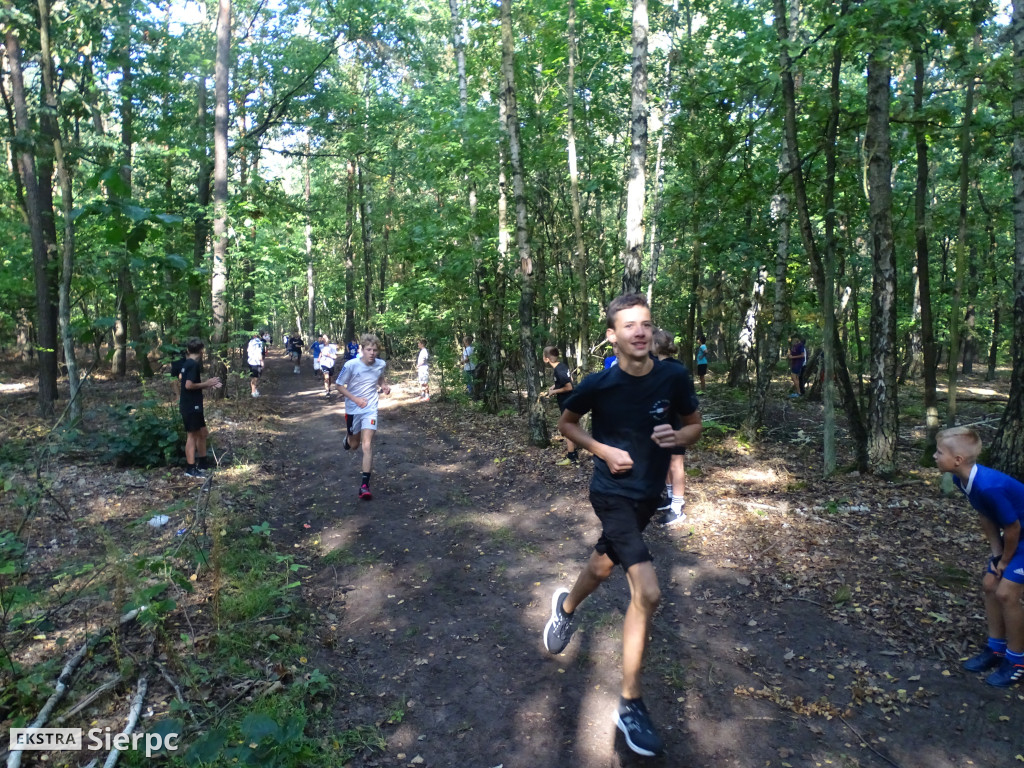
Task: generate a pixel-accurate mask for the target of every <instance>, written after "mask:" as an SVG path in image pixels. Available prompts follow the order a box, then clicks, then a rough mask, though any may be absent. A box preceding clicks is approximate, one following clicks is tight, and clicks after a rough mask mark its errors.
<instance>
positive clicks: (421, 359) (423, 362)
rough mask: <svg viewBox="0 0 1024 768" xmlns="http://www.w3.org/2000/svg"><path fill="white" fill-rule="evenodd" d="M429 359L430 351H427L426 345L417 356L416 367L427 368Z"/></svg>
mask: <svg viewBox="0 0 1024 768" xmlns="http://www.w3.org/2000/svg"><path fill="white" fill-rule="evenodd" d="M428 360H430V353H429V352H427V348H426V347H424V348H423V349H421V350H420V353H419V354H418V355H417V356H416V367H417V368H426V367H427V361H428Z"/></svg>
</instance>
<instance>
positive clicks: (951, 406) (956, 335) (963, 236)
mask: <svg viewBox="0 0 1024 768" xmlns="http://www.w3.org/2000/svg"><path fill="white" fill-rule="evenodd" d="M975 46H977V37H975ZM974 80H975V78H974V73H973V72H971V74H970V76H969V77H968V78H967V92H966V93H965V95H964V119H963V124H962V125H961V128H960V195H959V197H960V227H959V234H958V237H957V244H956V276H955V277H954V280H953V300H952V302H951V306H950V311H949V358H948V363H947V365H946V374H947V379H946V386H947V389H948V391H949V393H948V399H947V401H946V426H949V427H953V426H956V416H957V413H956V394H957V393H956V387H957V364H958V363H959V361H960V340H961V327H962V318H961V314H962V311H963V310H962V306H963V304H962V302H963V291H964V280H965V278H966V276H967V198H968V193H969V190H970V171H971V118H972V117H973V115H974ZM947 475H948V473H947ZM944 482H945V484H946V486H947V487H948V488H949V489H952V480H951V477H946V478H944Z"/></svg>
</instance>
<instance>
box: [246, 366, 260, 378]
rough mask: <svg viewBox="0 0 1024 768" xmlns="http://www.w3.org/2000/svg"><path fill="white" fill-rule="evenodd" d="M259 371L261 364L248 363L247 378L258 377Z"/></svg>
mask: <svg viewBox="0 0 1024 768" xmlns="http://www.w3.org/2000/svg"><path fill="white" fill-rule="evenodd" d="M261 373H263V366H262V365H250V366H249V378H250V379H258V378H259V377H260V374H261Z"/></svg>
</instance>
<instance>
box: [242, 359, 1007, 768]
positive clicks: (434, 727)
mask: <svg viewBox="0 0 1024 768" xmlns="http://www.w3.org/2000/svg"><path fill="white" fill-rule="evenodd" d="M267 370H268V375H267V377H266V379H265V381H264V383H263V386H261V391H262V392H263V395H264V398H263V399H261V401H260V407H261V408H262V409H263V410H264V412H265V414H266V424H267V436H266V439H267V441H268V443H269V446H268V449H267V451H266V457H265V461H264V466H265V467H266V469H267V470H268V474H269V475H270V476H271V477H272V478H279V479H272V480H271V483H270V487H271V489H272V494H271V496H270V497H269V498H268V499H267V505H266V507H265V513H266V515H267V516H268V518H269V519H270V522H271V525H272V526H273V527H274V528H275V531H276V532H275V540H277V541H278V544H279V546H281V547H283V548H286V549H287V548H290V549H292V550H293V551H294V552H295V554H296V559H297V561H298V562H301V563H303V564H305V565H308V566H309V568H310V570H309V571H304V572H303V573H304V574H306V575H305V576H304V577H303V594H304V598H305V600H306V603H307V604H308V606H309V608H310V611H311V614H312V615H311V617H310V624H311V626H312V627H314V631H315V632H316V635H317V638H318V640H319V643H317V642H315V641H312V639H311V642H310V643H309V645H310V646H312V647H316V646H317V645H319V647H320V651H319V655H318V656H316V657H312V658H310V659H309V660H308V663H309V665H310V666H311V667H313V666H315V667H317V668H318V669H320V670H322V671H323V672H324V673H325V674H328V676H329V677H330V679H331V682H332V683H333V684H334V686H335V697H334V706H335V711H334V719H335V724H336V734H337V738H342V737H343V734H345V733H347V732H352V729H355V728H357V727H358V726H360V725H367V724H375V725H378V726H380V727H381V729H382V730H383V732H384V734H385V736H386V739H387V747H386V749H385V750H384V751H383V752H381V751H377V750H366V751H364V752H363V753H361V755H360V756H359V757H357V758H356V759H354V760H353V761H352V762H351V763H350V765H352V766H415V765H419V766H428V767H429V766H435V767H443V766H452V767H455V766H459V767H460V768H461V767H463V766H465V767H467V768H468V767H473V768H476V767H479V768H495V767H496V766H502V767H503V768H561V767H566V766H580V767H584V768H612V767H614V766H632V765H664V766H674V767H675V766H709V767H710V766H715V767H716V768H718V767H720V766H721V767H726V766H737V767H738V768H739V767H742V768H755V766H758V767H762V768H763V767H765V766H779V767H780V768H785V767H786V766H794V767H797V766H842V767H844V768H852V767H853V766H863V767H865V768H866V767H868V766H886V765H888V766H898V768H998V767H1000V766H1009V765H1012V764H1015V762H1014V759H1015V756H1016V755H1017V754H1020V753H1021V752H1022V751H1024V736H1022V735H1021V732H1020V729H1019V728H1017V727H1013V728H1010V727H1009V726H1010V723H1009V722H1006V721H1004V720H1001V719H1000V718H1001V717H1007V719H1010V718H1012V720H1013V722H1015V723H1017V722H1019V717H1018V713H1019V707H1020V697H1019V695H1018V694H1016V693H1015V692H1012V693H1007V692H1005V691H998V690H995V689H991V688H987V687H986V686H984V685H983V684H982V683H981V682H980V681H979V680H977V679H976V678H975V677H974V676H970V675H965V674H964V673H962V672H960V671H959V670H958V669H957V667H956V665H955V664H949V663H945V662H943V661H941V660H939V659H927V658H920V657H918V656H915V655H914V654H912V653H910V652H908V651H906V650H900V649H899V648H898V647H897V648H896V649H895V650H894V649H893V647H892V645H891V644H887V643H886V642H883V641H882V640H881V639H880V637H879V635H878V633H872V632H869V631H866V630H865V629H863V628H861V627H856V626H850V625H844V624H842V623H837V622H836V621H834V620H833V619H832V618H830V617H829V616H828V615H827V612H826V610H825V608H826V606H824V605H822V604H821V603H820V602H818V601H817V600H816V599H810V598H803V597H801V596H799V595H797V594H792V595H787V594H785V593H782V594H781V595H780V593H779V591H778V590H773V589H772V588H771V587H770V585H768V584H766V583H765V582H764V581H763V580H761V579H760V578H758V577H756V576H753V575H752V574H751V572H750V571H749V570H748V569H747V568H746V567H745V565H744V564H743V563H742V562H736V561H730V560H729V559H728V558H725V559H723V557H722V556H721V549H720V547H721V543H722V542H721V541H715V539H714V537H708V536H706V535H701V530H702V528H704V529H705V531H707V530H710V527H709V526H711V524H712V523H713V521H714V519H715V516H716V515H718V514H721V511H720V505H719V504H718V503H717V500H716V499H712V498H709V497H707V496H706V494H705V493H704V492H702V490H701V487H700V483H701V480H700V479H698V480H696V481H695V482H694V483H693V485H692V486H691V490H690V491H688V496H689V497H690V502H689V504H688V512H689V514H690V516H691V519H692V521H693V528H692V531H693V532H694V535H688V534H690V533H691V530H688V529H685V528H684V529H682V530H679V529H677V530H672V531H666V530H661V529H659V530H654V531H652V532H650V533H649V534H648V541H649V545H650V547H651V550H652V552H653V553H654V556H655V562H656V568H657V570H658V574H659V579H660V581H661V586H662V590H663V601H662V607H661V609H660V611H659V614H658V616H657V617H656V619H655V622H654V626H653V629H652V638H653V639H652V642H651V644H650V646H649V652H648V657H647V660H646V672H645V685H646V694H645V698H646V701H647V704H648V707H649V709H650V711H651V713H652V717H653V718H654V720H655V723H656V724H657V725H658V727H659V730H660V732H661V734H662V736H663V738H664V739H665V742H666V746H667V752H666V755H665V757H664V758H661V759H649V758H640V757H639V756H636V755H633V754H632V753H631V752H630V751H629V749H628V748H627V747H626V746H625V743H624V741H623V739H622V737H621V735H619V734H618V732H617V730H616V728H615V725H614V724H613V722H612V712H613V708H614V705H615V703H616V700H617V696H618V685H619V670H620V659H621V654H620V642H621V621H622V616H623V613H624V611H625V608H626V606H627V601H628V588H627V586H626V583H625V579H624V577H623V576H622V575H621V573H616V574H615V575H614V576H613V577H612V578H611V579H609V581H608V582H607V583H606V584H605V585H604V586H603V587H602V588H601V589H600V590H598V592H597V593H595V594H594V595H593V596H592V597H591V598H590V599H589V600H588V601H587V602H586V603H585V604H584V605H583V606H582V608H581V612H580V619H579V622H580V623H579V629H578V630H577V633H576V635H575V637H574V638H573V640H572V642H571V643H570V645H569V647H568V649H567V650H566V652H565V653H564V654H563V655H561V656H558V657H552V656H550V655H549V654H547V653H546V651H545V650H544V648H543V644H542V642H541V630H542V628H543V626H544V623H545V621H546V620H547V618H548V612H549V609H550V595H551V592H552V590H553V589H554V588H555V587H556V586H561V585H565V586H571V580H572V579H574V578H575V575H576V573H577V572H578V569H579V567H580V566H581V565H582V563H583V562H584V560H585V559H586V557H588V555H589V552H590V550H591V546H592V544H593V542H594V541H595V540H596V536H597V534H598V525H597V520H596V518H595V517H594V515H593V513H592V511H591V509H590V505H589V503H588V502H587V484H588V482H589V475H590V468H589V466H590V465H589V461H586V462H584V463H583V466H582V467H580V468H579V469H573V468H569V467H558V466H556V465H555V462H556V461H557V459H558V458H560V456H561V454H562V451H561V449H560V447H559V448H555V447H553V448H551V449H548V450H537V449H532V448H529V447H527V446H525V445H522V444H520V443H519V442H518V441H517V438H518V436H519V433H520V431H521V430H520V429H519V427H518V420H517V419H516V417H515V416H511V417H510V420H511V421H514V422H515V423H508V424H507V428H503V427H504V426H505V424H506V422H508V421H509V420H502V419H501V418H499V417H490V416H483V415H481V414H477V413H475V412H472V411H470V410H469V409H468V408H467V407H466V406H457V405H455V404H451V403H442V402H440V401H438V400H437V399H435V400H434V401H431V402H426V403H424V402H420V401H418V399H417V394H418V389H417V386H416V384H415V382H414V377H413V374H411V373H402V372H398V373H396V372H395V371H393V370H391V368H390V367H389V374H390V381H391V383H392V387H393V388H392V395H391V396H390V397H389V398H382V409H381V412H380V429H379V432H378V434H377V436H376V439H375V448H376V451H375V453H376V455H375V466H374V475H373V482H372V488H373V492H374V498H373V500H372V501H368V502H367V501H361V500H360V499H358V498H357V494H356V491H357V488H358V484H359V461H360V459H359V453H358V452H345V451H343V450H342V445H341V436H342V434H343V431H344V408H343V403H342V398H340V397H338V396H335V397H334V398H333V399H331V400H325V399H324V398H323V397H322V395H321V394H320V393H321V392H322V381H321V379H314V377H313V375H312V372H311V368H310V364H309V361H308V360H304V362H303V366H302V373H301V374H299V375H295V374H293V373H292V372H291V366H290V363H288V362H287V361H286V360H285V358H284V356H283V354H282V353H281V352H279V351H276V350H275V352H272V353H271V355H270V356H269V357H268V369H267ZM246 396H247V393H246ZM715 461H716V457H715V456H713V455H710V454H707V455H701V454H700V453H699V452H698V453H697V454H696V455H693V456H691V457H690V463H691V464H692V465H693V466H696V467H701V466H703V467H704V469H705V472H706V473H708V474H710V472H709V470H710V469H711V468H712V466H713V465H714V463H715ZM751 461H752V462H753V461H756V460H755V459H753V458H752V459H751ZM761 501H763V502H766V503H772V502H773V501H777V499H774V500H773V499H772V498H771V497H769V498H765V499H762V500H761ZM782 527H783V528H786V527H787V525H786V524H785V523H783V524H782ZM839 530H842V529H841V528H840V529H839ZM776 535H777V536H780V535H781V534H779V533H778V532H776ZM824 543H827V542H824ZM770 546H775V545H774V544H772V545H770ZM976 609H977V610H980V605H979V606H966V607H964V606H961V607H959V608H958V610H964V611H971V610H976ZM904 618H906V617H899V616H897V617H896V618H894V620H902V619H904ZM978 629H979V631H981V629H982V627H981V625H980V624H979V626H978Z"/></svg>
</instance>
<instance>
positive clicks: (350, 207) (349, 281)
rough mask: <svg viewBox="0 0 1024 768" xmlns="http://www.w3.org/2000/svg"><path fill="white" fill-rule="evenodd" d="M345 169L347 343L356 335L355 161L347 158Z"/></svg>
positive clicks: (345, 339)
mask: <svg viewBox="0 0 1024 768" xmlns="http://www.w3.org/2000/svg"><path fill="white" fill-rule="evenodd" d="M345 169H346V174H347V178H348V185H347V187H346V189H347V192H346V195H345V330H344V332H343V340H344V341H345V342H346V343H347V342H349V341H351V340H352V339H354V338H355V337H356V294H355V271H356V255H355V243H354V242H353V237H354V233H355V226H356V162H355V161H354V160H349V161H348V163H347V165H346V166H345Z"/></svg>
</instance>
